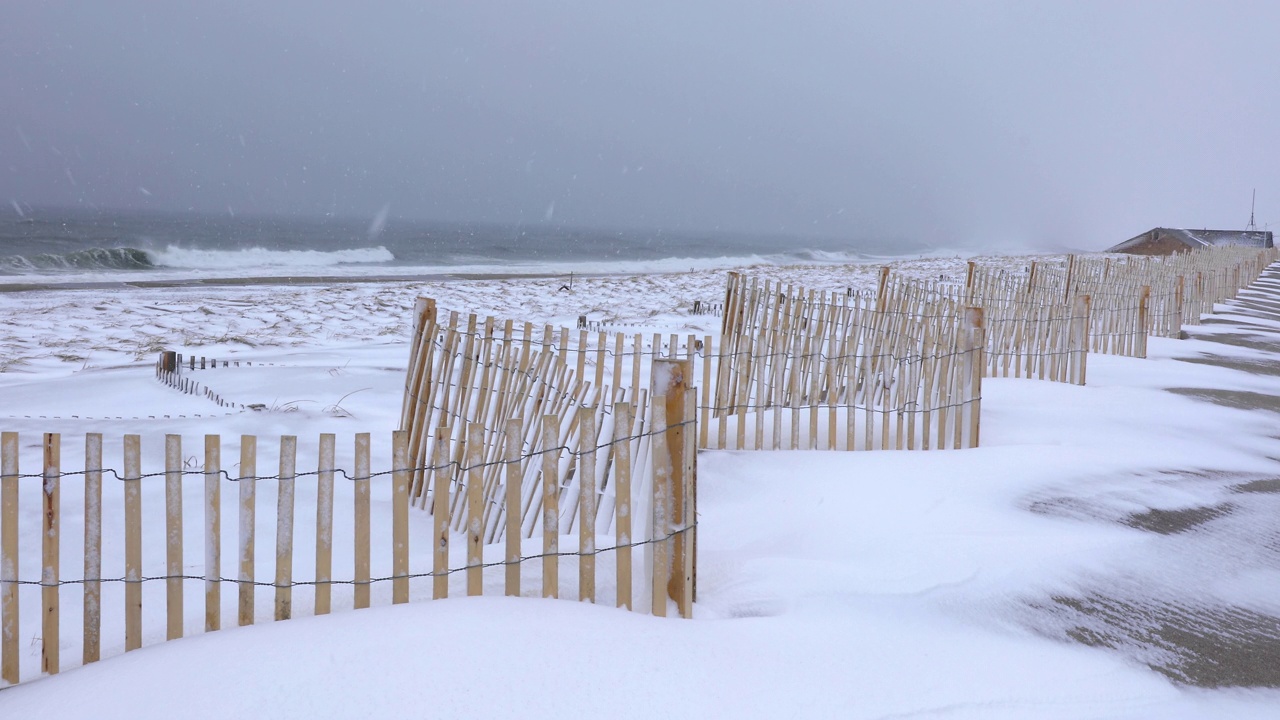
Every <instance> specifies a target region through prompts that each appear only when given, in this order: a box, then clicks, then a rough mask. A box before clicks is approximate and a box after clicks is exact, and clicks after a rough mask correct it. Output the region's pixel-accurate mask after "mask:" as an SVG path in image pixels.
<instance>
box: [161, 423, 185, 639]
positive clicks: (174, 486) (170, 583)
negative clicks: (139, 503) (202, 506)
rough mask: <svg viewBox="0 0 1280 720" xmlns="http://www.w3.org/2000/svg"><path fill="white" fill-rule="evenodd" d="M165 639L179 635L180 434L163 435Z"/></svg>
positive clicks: (180, 602) (180, 563)
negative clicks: (165, 576)
mask: <svg viewBox="0 0 1280 720" xmlns="http://www.w3.org/2000/svg"><path fill="white" fill-rule="evenodd" d="M164 532H165V574H166V575H168V576H169V577H167V578H165V581H164V584H165V617H166V619H167V627H166V630H165V639H166V640H177V639H178V638H180V637H182V578H181V575H182V436H181V435H173V434H169V435H165V436H164Z"/></svg>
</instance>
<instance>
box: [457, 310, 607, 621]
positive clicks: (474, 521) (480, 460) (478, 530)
mask: <svg viewBox="0 0 1280 720" xmlns="http://www.w3.org/2000/svg"><path fill="white" fill-rule="evenodd" d="M583 334H584V335H585V334H586V332H585V331H583ZM579 349H581V346H579ZM581 357H582V355H581V354H579V358H581ZM466 453H467V455H466V458H467V595H469V596H470V595H483V594H484V567H483V565H484V546H483V545H482V544H481V542H482V541H481V537H482V533H483V529H484V520H483V518H484V423H478V422H473V423H468V424H467V447H466Z"/></svg>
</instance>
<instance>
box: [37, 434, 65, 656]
mask: <svg viewBox="0 0 1280 720" xmlns="http://www.w3.org/2000/svg"><path fill="white" fill-rule="evenodd" d="M61 474H62V439H61V437H60V436H59V435H58V434H57V433H45V434H44V478H43V480H44V484H43V488H42V490H43V492H42V496H43V498H44V503H43V504H44V512H43V514H42V515H43V519H44V522H43V524H42V525H41V531H42V532H41V537H42V539H43V542H42V543H41V551H42V552H41V554H42V556H43V557H42V558H41V568H40V585H41V588H40V595H41V601H42V603H43V605H44V612H43V614H42V622H41V629H40V637H41V643H40V670H41V671H42V672H45V673H48V674H50V675H57V674H58V642H59V635H58V629H59V628H58V619H59V617H58V614H59V608H58V570H59V568H58V546H59V542H58V541H59V537H58V532H59V518H58V511H59V510H60V507H59V506H60V505H61V503H60V493H59V491H58V484H59V483H58V481H59V480H60V476H61Z"/></svg>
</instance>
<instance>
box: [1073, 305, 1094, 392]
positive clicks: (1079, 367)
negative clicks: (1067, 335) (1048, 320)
mask: <svg viewBox="0 0 1280 720" xmlns="http://www.w3.org/2000/svg"><path fill="white" fill-rule="evenodd" d="M1092 304H1093V300H1092V298H1091V297H1090V296H1088V295H1079V296H1077V297H1076V302H1075V307H1074V308H1073V309H1072V317H1071V325H1072V328H1071V338H1072V341H1073V343H1074V344H1073V346H1072V348H1071V362H1072V368H1071V371H1070V372H1069V373H1068V377H1067V380H1068V381H1069V382H1072V383H1075V384H1076V385H1084V384H1085V378H1086V372H1085V371H1086V369H1087V366H1088V362H1089V322H1090V317H1089V316H1090V314H1091V312H1092Z"/></svg>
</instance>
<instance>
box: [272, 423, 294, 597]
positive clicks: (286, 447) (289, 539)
mask: <svg viewBox="0 0 1280 720" xmlns="http://www.w3.org/2000/svg"><path fill="white" fill-rule="evenodd" d="M297 468H298V437H297V436H296V435H281V436H280V479H279V481H277V488H278V489H277V492H276V583H275V584H276V598H275V605H276V620H288V619H289V618H291V617H293V505H294V503H293V495H294V481H295V478H296V476H297Z"/></svg>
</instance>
